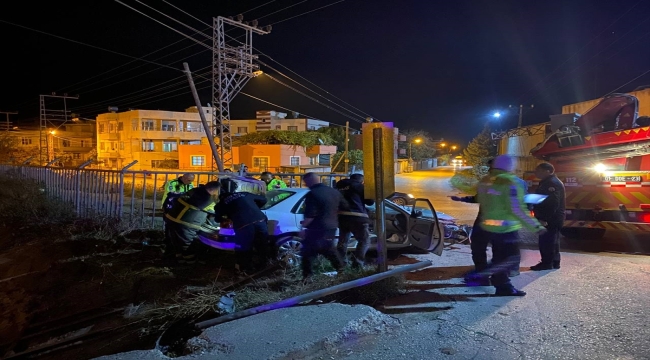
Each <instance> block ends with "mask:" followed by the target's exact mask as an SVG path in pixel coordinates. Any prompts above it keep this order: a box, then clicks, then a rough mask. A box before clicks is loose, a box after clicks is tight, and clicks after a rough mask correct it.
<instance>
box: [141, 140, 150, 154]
mask: <svg viewBox="0 0 650 360" xmlns="http://www.w3.org/2000/svg"><path fill="white" fill-rule="evenodd" d="M142 151H153V140H142Z"/></svg>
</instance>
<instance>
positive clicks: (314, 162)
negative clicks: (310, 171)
mask: <svg viewBox="0 0 650 360" xmlns="http://www.w3.org/2000/svg"><path fill="white" fill-rule="evenodd" d="M309 165H318V157H316V156H310V157H309Z"/></svg>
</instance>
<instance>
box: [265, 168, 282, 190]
mask: <svg viewBox="0 0 650 360" xmlns="http://www.w3.org/2000/svg"><path fill="white" fill-rule="evenodd" d="M260 180H262V181H264V183H265V184H266V191H271V190H276V189H285V188H286V187H287V184H285V183H284V181H282V180H280V179H276V178H274V177H273V174H271V173H270V172H268V171H265V172H263V173H262V175H261V176H260Z"/></svg>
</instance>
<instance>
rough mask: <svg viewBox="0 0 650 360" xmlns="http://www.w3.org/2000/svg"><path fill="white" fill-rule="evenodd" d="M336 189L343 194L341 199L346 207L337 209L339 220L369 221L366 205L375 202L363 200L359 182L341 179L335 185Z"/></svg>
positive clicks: (361, 185)
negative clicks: (345, 203)
mask: <svg viewBox="0 0 650 360" xmlns="http://www.w3.org/2000/svg"><path fill="white" fill-rule="evenodd" d="M336 189H338V190H339V191H340V192H341V194H343V198H344V199H345V201H346V202H347V206H346V207H343V208H341V209H339V217H340V219H341V220H362V221H368V220H369V217H368V210H367V209H366V205H372V204H374V203H375V202H374V201H373V200H366V199H364V193H363V184H362V183H361V182H359V181H354V180H351V179H343V180H340V181H339V182H337V183H336Z"/></svg>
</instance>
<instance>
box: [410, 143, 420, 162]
mask: <svg viewBox="0 0 650 360" xmlns="http://www.w3.org/2000/svg"><path fill="white" fill-rule="evenodd" d="M421 142H422V139H414V140H413V141H411V142H409V163H411V162H413V158H412V157H411V154H412V151H413V143H416V144H419V143H421Z"/></svg>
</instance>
